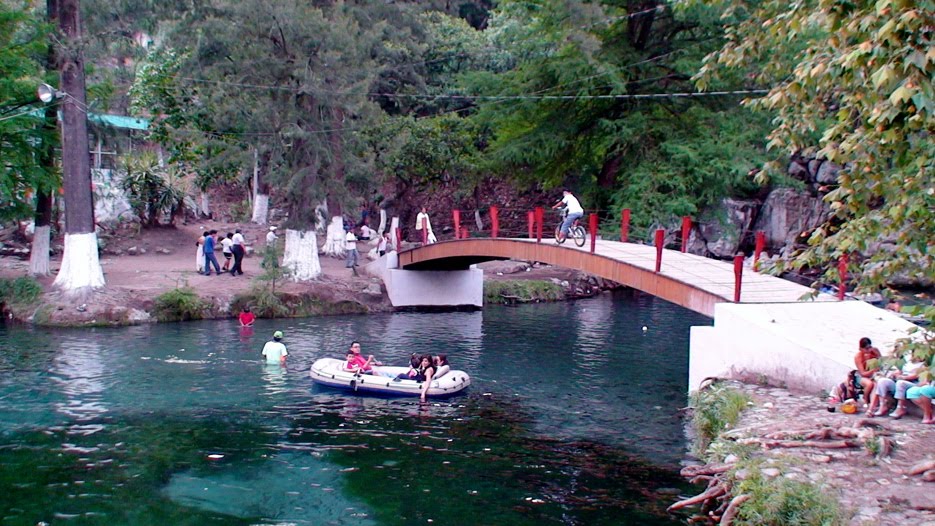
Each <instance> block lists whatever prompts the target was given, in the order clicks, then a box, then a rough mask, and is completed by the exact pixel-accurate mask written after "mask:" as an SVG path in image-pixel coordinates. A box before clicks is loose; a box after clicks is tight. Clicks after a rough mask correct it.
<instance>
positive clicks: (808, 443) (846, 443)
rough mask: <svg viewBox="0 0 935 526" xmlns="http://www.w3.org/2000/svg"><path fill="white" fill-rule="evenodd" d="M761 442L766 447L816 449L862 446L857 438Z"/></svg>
mask: <svg viewBox="0 0 935 526" xmlns="http://www.w3.org/2000/svg"><path fill="white" fill-rule="evenodd" d="M759 442H760V444H762V445H763V447H764V448H766V449H774V448H777V447H811V448H815V449H847V448H851V447H860V445H861V444H860V442H858V441H856V440H830V441H827V442H823V441H818V440H760V441H759Z"/></svg>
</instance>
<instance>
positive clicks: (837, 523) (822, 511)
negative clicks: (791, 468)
mask: <svg viewBox="0 0 935 526" xmlns="http://www.w3.org/2000/svg"><path fill="white" fill-rule="evenodd" d="M763 467H764V466H763V464H762V463H761V462H755V461H749V462H742V463H739V464H738V468H737V470H736V471H739V470H741V469H742V470H743V471H745V472H746V476H745V477H744V478H743V480H738V479H736V478H735V480H734V486H733V487H734V489H733V493H734V494H735V495H749V496H750V500H748V501H747V502H745V503H744V504H743V505H742V506H741V507H740V513H739V514H738V516H737V520H736V521H735V522H734V524H740V525H750V526H843V525H844V524H847V520H846V518H845V514H844V513H843V512H842V511H841V508H840V507H839V506H838V503H837V500H836V499H834V498H832V497H831V496H830V495H828V494H825V493H823V492H822V491H821V489H820V488H821V486H820V485H818V484H810V483H805V482H799V481H795V480H790V479H787V478H784V477H782V476H779V477H774V478H768V477H765V476H763V474H762V471H761V470H762V468H763ZM736 471H735V473H736Z"/></svg>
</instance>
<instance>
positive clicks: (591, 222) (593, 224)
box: [588, 214, 597, 254]
mask: <svg viewBox="0 0 935 526" xmlns="http://www.w3.org/2000/svg"><path fill="white" fill-rule="evenodd" d="M588 230H590V231H591V253H592V254H593V253H594V247H595V246H597V214H591V215H589V216H588Z"/></svg>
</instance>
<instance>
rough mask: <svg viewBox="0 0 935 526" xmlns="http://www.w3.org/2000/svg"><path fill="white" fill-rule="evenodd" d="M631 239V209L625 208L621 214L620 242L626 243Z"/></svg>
mask: <svg viewBox="0 0 935 526" xmlns="http://www.w3.org/2000/svg"><path fill="white" fill-rule="evenodd" d="M629 239H630V209H629V208H624V209H623V211H622V212H620V242H621V243H626V242H627V241H629Z"/></svg>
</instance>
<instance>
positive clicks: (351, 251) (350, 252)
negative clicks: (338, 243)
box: [344, 230, 357, 275]
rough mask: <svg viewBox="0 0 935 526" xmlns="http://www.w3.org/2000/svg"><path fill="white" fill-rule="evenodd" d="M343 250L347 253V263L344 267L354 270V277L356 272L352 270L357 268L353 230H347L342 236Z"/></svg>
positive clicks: (355, 237)
mask: <svg viewBox="0 0 935 526" xmlns="http://www.w3.org/2000/svg"><path fill="white" fill-rule="evenodd" d="M344 250H346V251H347V261H346V262H345V263H344V266H345V267H347V268H349V269H352V270H354V275H357V270H356V269H355V268H354V267H356V266H357V236H355V235H354V231H353V230H348V231H347V234H346V235H345V236H344Z"/></svg>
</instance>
